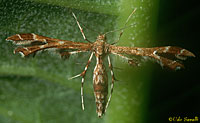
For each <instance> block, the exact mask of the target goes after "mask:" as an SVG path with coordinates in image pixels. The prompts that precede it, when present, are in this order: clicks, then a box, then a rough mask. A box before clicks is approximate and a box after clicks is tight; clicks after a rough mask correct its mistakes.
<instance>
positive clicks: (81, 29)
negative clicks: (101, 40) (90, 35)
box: [72, 12, 91, 43]
mask: <svg viewBox="0 0 200 123" xmlns="http://www.w3.org/2000/svg"><path fill="white" fill-rule="evenodd" d="M72 15H73V16H74V18H75V20H76V23H77V24H78V27H79V29H80V31H81V34H82V36H83V38H84V40H86V41H88V42H89V43H91V42H90V41H89V40H88V39H87V38H86V36H85V34H84V32H83V28H82V27H81V25H80V23H79V21H78V19H77V17H76V15H75V14H74V13H73V12H72Z"/></svg>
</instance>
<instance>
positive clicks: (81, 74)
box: [69, 52, 94, 110]
mask: <svg viewBox="0 0 200 123" xmlns="http://www.w3.org/2000/svg"><path fill="white" fill-rule="evenodd" d="M93 54H94V52H92V53H91V55H90V58H89V60H88V62H87V65H86V66H85V69H84V71H83V72H82V73H80V74H78V75H76V76H74V77H71V78H69V79H74V78H76V77H79V76H82V80H81V105H82V109H83V110H84V109H85V108H84V100H83V84H84V80H85V74H86V72H87V69H88V66H89V64H90V62H91V60H92V57H93Z"/></svg>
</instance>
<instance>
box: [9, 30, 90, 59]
mask: <svg viewBox="0 0 200 123" xmlns="http://www.w3.org/2000/svg"><path fill="white" fill-rule="evenodd" d="M6 40H7V41H12V42H13V44H15V45H18V46H19V47H18V48H16V49H15V50H14V53H20V54H21V55H22V56H28V55H30V54H32V53H36V52H37V51H40V50H44V49H49V48H56V49H65V50H72V51H75V52H72V51H63V52H60V55H61V56H62V57H63V56H65V55H70V54H73V53H76V52H85V51H89V50H90V49H91V47H92V46H91V44H90V43H81V42H73V41H67V40H60V39H54V38H49V37H45V36H40V35H36V34H34V33H26V34H16V35H13V36H10V37H8V38H7V39H6Z"/></svg>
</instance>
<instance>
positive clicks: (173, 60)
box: [109, 45, 195, 70]
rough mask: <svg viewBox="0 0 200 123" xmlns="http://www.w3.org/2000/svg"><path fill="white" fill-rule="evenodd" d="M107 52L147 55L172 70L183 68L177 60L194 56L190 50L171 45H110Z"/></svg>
mask: <svg viewBox="0 0 200 123" xmlns="http://www.w3.org/2000/svg"><path fill="white" fill-rule="evenodd" d="M109 52H110V53H112V54H115V55H116V54H117V55H123V54H127V55H133V56H142V57H143V56H147V57H149V58H153V59H155V60H156V61H157V62H158V63H159V64H160V65H161V66H163V67H167V68H170V69H172V70H177V69H180V68H184V65H183V64H181V63H180V62H179V61H180V60H185V59H186V58H187V57H195V55H194V54H193V53H191V52H190V51H188V50H186V49H183V48H179V47H173V46H166V47H153V48H139V47H122V46H113V45H110V48H109ZM130 60H131V59H130ZM130 60H129V62H130ZM129 64H131V63H129Z"/></svg>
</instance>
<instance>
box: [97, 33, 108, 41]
mask: <svg viewBox="0 0 200 123" xmlns="http://www.w3.org/2000/svg"><path fill="white" fill-rule="evenodd" d="M97 40H98V41H102V42H105V41H106V35H105V34H101V35H99V36H98V37H97Z"/></svg>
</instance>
